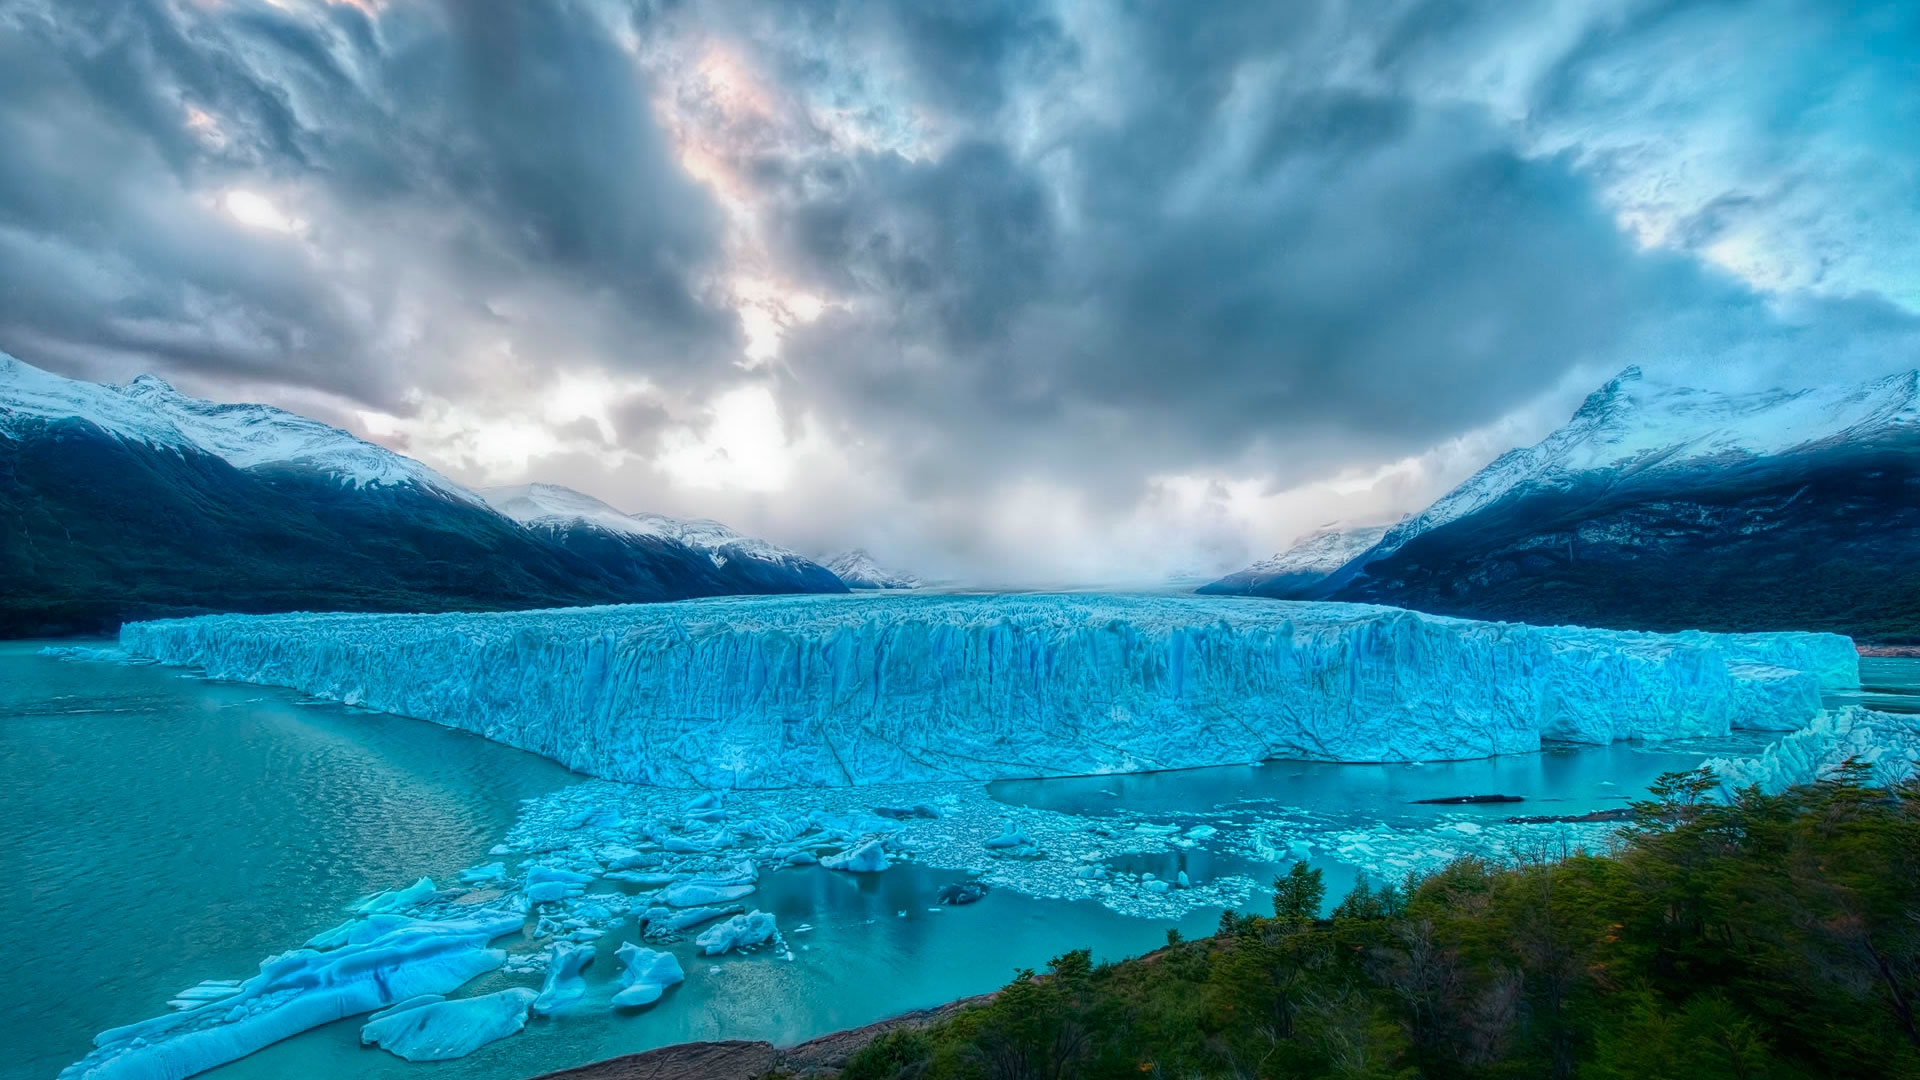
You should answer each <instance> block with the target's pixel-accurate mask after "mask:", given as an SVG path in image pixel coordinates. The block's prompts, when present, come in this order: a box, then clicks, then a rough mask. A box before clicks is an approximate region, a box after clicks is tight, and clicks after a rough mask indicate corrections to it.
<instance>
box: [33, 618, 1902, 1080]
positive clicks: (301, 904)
mask: <svg viewBox="0 0 1920 1080" xmlns="http://www.w3.org/2000/svg"><path fill="white" fill-rule="evenodd" d="M63 644H67V643H63ZM39 645H40V643H33V642H6V643H0V874H4V875H5V880H7V881H9V882H12V883H16V887H17V889H18V892H17V895H18V896H19V898H20V900H21V901H22V902H21V903H20V904H19V905H18V910H19V912H20V916H19V918H20V919H21V922H22V924H23V925H22V926H21V928H20V931H19V932H17V933H15V934H14V935H13V940H12V942H11V943H10V949H9V953H10V959H11V960H12V964H11V968H12V970H11V971H10V972H9V973H8V977H7V978H6V979H5V980H4V981H0V1034H3V1035H4V1041H5V1044H6V1047H7V1051H6V1053H5V1054H4V1055H0V1056H3V1057H4V1060H0V1076H4V1077H7V1078H13V1077H22V1078H26V1077H34V1078H42V1080H44V1078H47V1077H51V1076H53V1075H54V1074H55V1073H56V1072H58V1071H59V1070H60V1069H61V1068H62V1067H64V1066H66V1065H67V1064H69V1063H71V1062H73V1061H74V1060H77V1059H78V1058H79V1057H81V1056H82V1055H83V1054H84V1053H85V1052H86V1050H87V1049H88V1046H89V1041H90V1039H91V1037H92V1036H93V1035H94V1034H95V1033H96V1032H99V1031H101V1030H104V1029H106V1028H108V1027H112V1026H114V1025H117V1024H123V1023H128V1022H131V1021H134V1020H138V1019H142V1018H145V1017H148V1016H153V1015H157V1014H159V1013H161V1012H163V1011H164V1008H165V1006H164V1002H165V1001H166V999H167V998H169V997H171V996H172V995H173V994H174V993H175V992H177V991H179V990H181V989H183V988H185V987H187V986H190V985H192V984H194V983H196V982H198V981H200V980H202V979H208V978H237V977H244V976H247V975H250V974H251V973H253V971H254V970H255V969H256V968H257V966H258V964H259V961H260V960H261V959H262V958H264V957H266V956H268V955H270V954H272V953H275V952H279V951H282V950H284V949H287V948H289V947H292V946H293V945H295V944H297V943H299V942H300V941H302V940H304V939H305V938H306V937H307V936H308V935H310V934H312V933H313V932H315V931H317V930H320V929H323V928H325V927H328V926H331V925H333V924H335V923H337V922H338V921H339V920H340V919H341V918H342V911H343V909H344V908H347V907H349V906H350V905H352V904H353V903H354V902H355V901H357V900H359V899H360V898H363V897H365V896H367V895H368V894H371V893H374V892H378V891H381V890H383V889H388V888H393V887H397V886H399V885H402V884H405V883H407V882H410V881H412V880H413V879H414V878H415V877H418V876H420V875H422V874H426V875H430V876H432V877H434V878H435V879H436V880H442V881H445V880H448V879H450V877H451V876H452V874H453V873H454V872H456V871H457V870H459V869H460V868H462V867H466V866H470V865H473V864H475V863H477V862H481V861H485V859H484V853H485V852H486V850H487V849H488V848H489V847H490V846H492V845H493V844H495V843H497V842H499V840H500V839H501V838H502V837H503V836H504V835H505V834H506V832H507V829H508V827H509V826H510V825H511V823H512V821H513V818H514V814H515V811H516V809H517V807H518V805H519V803H520V801H521V800H522V799H526V798H530V797H534V796H539V795H542V794H545V793H548V792H551V791H554V790H556V789H558V788H560V787H563V786H565V785H568V784H570V783H573V782H575V781H577V780H578V779H579V778H578V777H576V776H574V775H573V774H570V773H568V772H567V771H566V770H564V769H562V768H560V767H559V766H557V765H554V764H553V763H551V762H548V761H546V760H544V759H541V758H537V757H534V756H532V755H529V754H525V753H521V752H519V751H516V750H512V749H509V748H507V747H504V746H500V745H497V744H494V743H490V742H487V741H486V740H484V739H480V738H478V737H475V736H472V735H467V734H463V733H460V732H454V731H449V730H446V729H443V728H439V727H436V726H434V725H432V724H427V723H422V722H419V721H415V720H408V719H403V718H398V717H390V716H384V715H380V714H374V713H366V712H361V711H356V710H351V709H345V708H341V707H339V706H335V705H329V704H319V703H309V702H304V701H303V700H302V699H301V697H300V696H299V695H297V694H295V693H292V692H290V691H282V690H275V689H268V688H261V687H253V686H244V685H233V684H222V683H215V682H209V681H205V680H201V679H196V678H193V677H191V676H190V675H188V674H186V673H183V672H181V671H178V670H173V669H167V668H161V667H157V666H123V665H117V664H103V663H61V662H58V661H54V660H51V659H47V658H43V657H39V656H36V655H34V654H35V653H36V651H37V649H38V648H39ZM1862 668H1863V676H1864V678H1863V681H1864V682H1865V683H1866V684H1867V686H1868V687H1869V689H1868V691H1867V703H1869V704H1872V705H1874V707H1878V708H1887V707H1901V708H1911V707H1912V706H1913V703H1914V702H1915V701H1916V700H1920V699H1916V698H1915V697H1914V696H1913V695H1914V694H1915V693H1916V691H1920V661H1890V660H1881V661H1867V662H1865V663H1863V665H1862ZM1722 749H1723V748H1721V747H1711V748H1701V747H1689V748H1686V749H1684V750H1674V749H1667V750H1648V749H1637V748H1634V747H1631V746H1626V745H1624V744H1622V745H1615V746H1612V747H1594V748H1583V749H1556V750H1551V751H1548V752H1545V753H1541V754H1534V755H1522V756H1516V757H1507V758H1500V759H1494V760H1490V761H1479V762H1455V763H1444V764H1440V763H1436V764H1429V765H1425V766H1417V767H1416V766H1378V765H1324V764H1310V763H1300V762H1273V763H1269V764H1267V765H1265V766H1260V767H1229V768H1221V769H1204V770H1193V771H1188V772H1178V773H1157V774H1149V775H1138V776H1107V777H1092V778H1076V779H1064V780H1048V781H1019V782H1008V783H1001V784H996V785H993V786H992V788H991V792H992V794H993V795H994V796H995V797H996V798H998V799H1000V800H1002V801H1005V802H1007V803H1009V804H1012V805H1016V806H1018V805H1025V806H1033V807H1036V808H1043V809H1049V810H1057V811H1063V812H1067V813H1073V814H1079V815H1083V816H1087V817H1093V818H1098V817H1100V816H1102V815H1104V814H1109V813H1112V812H1113V810H1114V809H1115V808H1116V807H1121V806H1124V807H1126V808H1128V809H1130V810H1132V811H1134V812H1136V813H1147V814H1151V813H1154V812H1156V811H1160V810H1165V811H1167V812H1169V813H1178V812H1183V811H1194V810H1199V809H1209V808H1214V807H1225V808H1234V807H1240V806H1248V807H1253V806H1260V805H1267V804H1275V805H1287V806H1303V807H1309V808H1312V809H1314V810H1316V811H1319V812H1321V813H1326V814H1351V815H1353V816H1354V817H1355V818H1356V819H1360V818H1365V819H1368V820H1378V821H1385V822H1387V823H1389V824H1402V823H1404V824H1407V825H1419V824H1421V823H1422V822H1430V821H1432V820H1433V819H1435V818H1437V817H1438V816H1440V815H1442V814H1447V815H1459V814H1470V815H1471V814H1485V815H1488V816H1498V817H1504V816H1506V815H1508V814H1511V813H1514V812H1516V810H1517V811H1518V812H1522V813H1579V812H1584V811H1586V810H1591V809H1597V808H1601V807H1604V806H1615V805H1620V804H1621V801H1622V800H1624V799H1625V798H1627V797H1629V796H1632V795H1637V794H1638V793H1639V792H1640V791H1641V790H1642V789H1643V788H1644V786H1645V784H1646V782H1647V781H1649V780H1651V779H1652V778H1653V777H1654V776H1655V775H1657V774H1658V773H1660V772H1662V771H1665V770H1668V769H1675V768H1686V767H1690V766H1691V765H1693V764H1697V763H1698V761H1699V760H1700V759H1701V757H1702V752H1703V750H1712V751H1713V752H1722ZM1465 794H1507V795H1518V796H1522V797H1524V798H1525V799H1526V800H1527V803H1528V805H1526V806H1524V807H1514V806H1512V805H1505V806H1501V805H1494V806H1484V807H1473V806H1469V807H1459V806H1447V807H1437V806H1425V805H1420V804H1418V803H1416V802H1414V800H1416V799H1422V798H1435V797H1445V796H1454V795H1465ZM1137 861H1138V863H1139V865H1137V866H1136V865H1128V866H1119V867H1117V869H1125V870H1132V871H1135V872H1138V871H1141V870H1151V871H1153V872H1155V873H1160V874H1161V875H1162V876H1170V875H1171V872H1172V870H1173V869H1175V868H1178V867H1180V866H1184V867H1186V868H1188V869H1190V870H1191V871H1192V872H1194V873H1195V875H1196V877H1201V876H1212V875H1217V874H1224V873H1247V874H1249V876H1252V877H1254V878H1255V880H1262V879H1263V878H1262V875H1263V874H1265V873H1267V872H1268V871H1269V870H1270V869H1271V868H1270V867H1266V866H1260V865H1257V864H1248V863H1246V862H1245V861H1244V860H1236V859H1234V858H1232V857H1230V856H1225V855H1217V854H1212V853H1209V852H1208V851H1206V850H1204V849H1203V848H1200V849H1190V850H1187V851H1183V852H1179V853H1163V854H1160V855H1152V856H1140V857H1138V860H1137ZM1333 876H1334V879H1335V880H1334V881H1332V882H1330V886H1331V887H1332V888H1334V889H1335V890H1336V891H1337V890H1340V889H1342V888H1344V880H1350V876H1351V875H1350V872H1349V874H1348V875H1347V877H1346V879H1342V877H1341V875H1340V874H1338V873H1335V874H1334V875H1333ZM963 877H964V875H961V874H957V873H949V872H943V871H935V870H930V869H927V868H924V867H921V866H917V865H913V864H901V865H898V866H896V867H895V868H894V869H892V870H889V871H888V872H886V873H885V874H880V875H871V876H869V875H857V876H856V875H844V874H835V873H832V872H829V871H824V870H820V869H818V868H811V869H806V870H793V871H784V872H781V873H777V874H771V875H768V876H766V877H765V878H763V880H762V884H761V888H760V891H759V892H758V893H756V894H755V896H754V897H753V903H754V905H755V906H757V907H760V908H762V909H764V910H767V911H770V912H772V913H774V914H775V915H776V917H777V918H778V921H779V923H780V925H781V926H782V927H784V928H787V930H788V934H789V939H788V940H789V942H790V944H791V945H792V947H793V949H794V953H795V955H794V959H793V960H792V961H791V962H787V961H781V960H778V959H775V958H773V957H771V956H768V955H765V954H760V955H754V956H731V957H726V958H721V959H719V960H717V961H715V960H709V959H705V958H701V959H695V958H693V957H692V955H691V950H690V949H689V948H687V947H685V946H680V947H676V951H677V952H680V953H681V954H682V961H683V963H684V964H685V966H686V968H687V972H688V981H687V983H686V984H685V985H683V986H681V987H679V988H678V989H676V990H675V991H673V992H672V993H671V994H670V995H669V996H668V998H667V999H665V1000H664V1001H663V1002H662V1003H661V1004H660V1005H659V1006H657V1007H655V1008H654V1009H652V1010H651V1011H648V1012H645V1013H641V1014H638V1015H614V1014H612V1013H610V1012H606V1011H604V1010H584V1011H582V1012H580V1013H577V1014H575V1015H571V1016H565V1017H561V1018H558V1019H555V1020H535V1021H534V1022H533V1023H531V1024H530V1025H529V1027H528V1029H527V1031H526V1032H524V1033H523V1034H521V1035H518V1036H515V1037H513V1038H510V1039H507V1040H504V1041H502V1042H500V1043H496V1044H494V1045H492V1046H490V1047H487V1048H485V1049H483V1050H482V1051H480V1052H479V1053H477V1054H475V1055H473V1056H472V1057H470V1058H467V1059H465V1060H462V1061H458V1062H452V1063H446V1064H441V1065H434V1066H414V1065H408V1064H406V1063H404V1062H401V1061H400V1060H398V1059H397V1058H394V1057H392V1056H391V1055H388V1054H386V1053H384V1052H382V1051H378V1050H366V1049H363V1048H361V1047H360V1045H359V1041H358V1031H359V1026H360V1023H361V1020H360V1019H359V1018H354V1019H349V1020H346V1021H342V1022H340V1023H337V1024H333V1025H329V1026H328V1027H325V1028H321V1029H318V1030H316V1031H313V1032H310V1033H308V1034H306V1035H303V1036H300V1037H297V1038H295V1039H291V1040H288V1041H286V1042H283V1043H281V1044H279V1045H277V1046H274V1047H271V1048H269V1049H268V1050H266V1051H263V1052H262V1053H259V1054H256V1055H254V1056H253V1057H251V1058H247V1059H244V1060H242V1061H240V1062H236V1063H235V1064H233V1065H229V1066H226V1067H223V1068H221V1069H219V1070H216V1071H214V1072H212V1073H208V1074H205V1075H208V1076H211V1077H220V1078H223V1080H238V1078H242V1077H245V1078H254V1077H260V1078H267V1077H275V1078H278V1077H287V1076H300V1077H310V1078H325V1077H344V1076H393V1077H414V1078H418V1077H420V1076H424V1075H427V1074H428V1073H431V1074H432V1075H433V1076H434V1077H444V1078H454V1077H459V1078H467V1077H475V1078H477V1077H483V1076H484V1077H495V1078H498V1077H520V1076H531V1075H533V1074H535V1073H538V1072H541V1071H544V1070H549V1069H555V1068H561V1067H564V1066H567V1065H573V1064H579V1063H581V1062H585V1061H589V1060H594V1059H598V1058H603V1057H608V1056H612V1055H615V1054H620V1053H628V1052H633V1051H636V1050H642V1049H647V1048H650V1047H654V1046H660V1045H665V1044H668V1043H673V1042H679V1041H683V1040H687V1039H711V1038H760V1039H769V1040H772V1041H775V1042H781V1043H791V1042H795V1041H799V1040H803V1039H806V1038H810V1037H812V1036H814V1035H818V1034H822V1033H824V1032H827V1031H832V1030H837V1029H840V1028H844V1027H848V1026H852V1025H857V1024H862V1023H867V1022H870V1021H872V1020H875V1019H879V1018H881V1017H884V1016H887V1015H891V1014H893V1013H897V1012H900V1011H902V1010H905V1009H910V1008H915V1007H919V1006H925V1005H933V1004H937V1003H939V1002H943V1001H947V1000H950V999H952V998H955V997H959V996H964V995H968V994H973V993H979V992H982V991H985V990H990V989H993V988H994V987H997V986H999V985H1000V984H1002V983H1004V982H1005V981H1006V980H1007V979H1008V978H1009V977H1010V976H1011V975H1012V974H1013V972H1014V971H1015V970H1016V969H1017V968H1020V967H1037V966H1041V965H1043V964H1044V963H1045V962H1046V960H1047V959H1048V958H1049V957H1051V956H1053V955H1056V954H1058V953H1060V952H1063V951H1065V950H1067V949H1071V948H1076V947H1081V946H1088V947H1092V948H1093V949H1094V950H1095V952H1096V954H1098V955H1100V956H1102V957H1106V958H1115V957H1119V956H1124V955H1131V954H1137V953H1140V952H1143V951H1146V950H1148V949H1151V948H1154V947H1156V946H1158V945H1159V944H1161V943H1162V942H1163V941H1164V940H1165V935H1166V930H1167V923H1166V922H1164V921H1157V920H1147V919H1137V918H1129V917H1126V916H1123V915H1119V914H1117V913H1115V912H1113V911H1110V910H1108V909H1107V908H1104V907H1101V906H1100V905H1098V904H1094V903H1090V902H1081V903H1065V902H1059V901H1048V900H1040V899H1034V898H1031V897H1026V896H1021V895H1019V894H1017V893H1014V892H1012V891H1010V890H1006V889H1000V890H996V891H995V892H993V893H992V894H990V895H989V896H988V897H987V899H986V900H984V901H982V902H980V903H978V904H975V905H972V906H969V907H963V908H953V909H940V910H938V911H935V910H930V907H932V906H933V897H934V895H935V894H936V893H937V892H938V890H939V889H940V888H941V887H942V886H943V885H945V884H948V883H950V882H953V881H958V880H961V879H962V878H963ZM1263 903H1264V899H1263V898H1262V897H1259V896H1256V897H1255V898H1253V899H1252V900H1251V901H1250V902H1249V907H1250V908H1258V907H1260V906H1262V904H1263ZM903 913H904V914H903ZM1216 921H1217V912H1215V911H1199V912H1195V913H1193V914H1192V915H1190V916H1188V917H1187V918H1185V919H1184V920H1182V923H1181V926H1182V929H1183V930H1184V931H1185V932H1187V933H1189V934H1198V933H1205V932H1208V931H1209V930H1210V929H1211V928H1212V926H1213V924H1214V923H1215V922H1216ZM802 925H811V926H812V927H813V929H812V930H811V931H809V932H804V933H802V932H796V928H798V927H800V926H802ZM618 941H619V935H618V934H611V935H609V936H608V937H607V938H606V939H603V941H602V943H601V951H602V955H601V956H600V958H599V959H598V960H597V961H596V963H595V965H594V967H593V968H592V969H590V972H589V973H590V975H592V976H593V977H595V978H596V979H600V980H604V979H606V978H608V977H610V976H611V974H612V973H613V972H614V971H615V970H616V969H617V966H618V965H617V964H616V963H615V962H614V960H613V959H612V956H611V953H612V950H613V948H614V947H615V946H616V945H617V944H618ZM712 969H717V970H712ZM511 981H518V982H537V979H534V978H532V977H528V976H520V977H510V976H503V975H494V976H489V977H487V978H486V979H483V980H481V981H480V982H477V983H475V984H473V986H472V987H471V989H470V991H469V992H484V991H486V990H490V989H494V988H497V987H498V986H500V985H505V984H507V983H508V982H511Z"/></svg>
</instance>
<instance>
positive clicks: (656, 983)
mask: <svg viewBox="0 0 1920 1080" xmlns="http://www.w3.org/2000/svg"><path fill="white" fill-rule="evenodd" d="M614 955H615V956H617V957H619V958H620V962H621V963H622V964H625V965H626V970H625V971H623V972H621V973H620V985H621V986H622V987H623V989H622V990H620V992H619V993H617V994H615V995H613V1006H614V1008H616V1009H633V1008H638V1007H640V1006H642V1005H651V1004H653V1003H654V1002H656V1001H659V1000H660V995H661V994H664V993H666V992H667V988H668V987H670V986H674V985H676V984H678V983H681V982H684V981H685V980H686V977H687V976H686V973H685V972H684V971H682V970H681V968H680V961H679V959H678V958H677V957H675V956H674V955H673V954H672V953H670V952H661V951H660V950H658V949H645V948H641V947H640V946H638V945H635V944H633V943H632V942H628V943H627V944H625V945H622V946H620V949H619V951H617V952H615V953H614Z"/></svg>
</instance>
